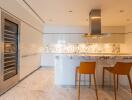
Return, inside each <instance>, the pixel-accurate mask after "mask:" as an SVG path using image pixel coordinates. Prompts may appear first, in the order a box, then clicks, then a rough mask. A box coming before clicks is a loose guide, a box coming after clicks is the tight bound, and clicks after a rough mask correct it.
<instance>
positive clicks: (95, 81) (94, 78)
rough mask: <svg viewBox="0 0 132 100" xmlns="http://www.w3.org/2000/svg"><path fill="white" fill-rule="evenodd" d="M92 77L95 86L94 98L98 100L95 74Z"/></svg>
mask: <svg viewBox="0 0 132 100" xmlns="http://www.w3.org/2000/svg"><path fill="white" fill-rule="evenodd" d="M93 76H94V85H95V92H96V98H97V100H98V90H97V85H96V77H95V74H94V75H93Z"/></svg>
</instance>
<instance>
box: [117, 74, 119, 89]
mask: <svg viewBox="0 0 132 100" xmlns="http://www.w3.org/2000/svg"><path fill="white" fill-rule="evenodd" d="M118 85H119V75H118V74H117V90H118Z"/></svg>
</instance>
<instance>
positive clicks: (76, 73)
mask: <svg viewBox="0 0 132 100" xmlns="http://www.w3.org/2000/svg"><path fill="white" fill-rule="evenodd" d="M76 87H77V68H76V71H75V88H76Z"/></svg>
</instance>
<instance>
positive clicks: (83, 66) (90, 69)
mask: <svg viewBox="0 0 132 100" xmlns="http://www.w3.org/2000/svg"><path fill="white" fill-rule="evenodd" d="M95 66H96V62H81V63H80V67H79V73H80V74H95Z"/></svg>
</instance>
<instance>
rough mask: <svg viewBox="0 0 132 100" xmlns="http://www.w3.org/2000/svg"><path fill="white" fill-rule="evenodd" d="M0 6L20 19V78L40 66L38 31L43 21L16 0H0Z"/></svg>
mask: <svg viewBox="0 0 132 100" xmlns="http://www.w3.org/2000/svg"><path fill="white" fill-rule="evenodd" d="M0 7H1V8H2V9H4V10H6V11H8V12H10V13H11V14H13V17H14V16H16V17H18V19H21V20H20V22H21V26H20V79H22V78H24V77H25V76H27V75H28V74H29V73H31V72H32V71H34V70H35V69H37V68H38V67H39V66H40V56H41V55H40V52H39V51H40V50H39V49H40V48H41V47H42V33H41V32H40V31H42V29H43V23H41V22H40V21H39V20H38V19H36V18H35V17H34V16H32V14H30V13H29V12H28V11H27V10H26V9H25V8H23V7H22V6H21V5H20V4H19V3H18V2H17V1H16V0H0ZM22 20H23V21H22ZM29 24H30V25H29ZM32 26H33V27H34V28H35V29H34V28H33V27H32ZM36 29H37V30H36ZM38 30H39V31H38Z"/></svg>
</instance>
